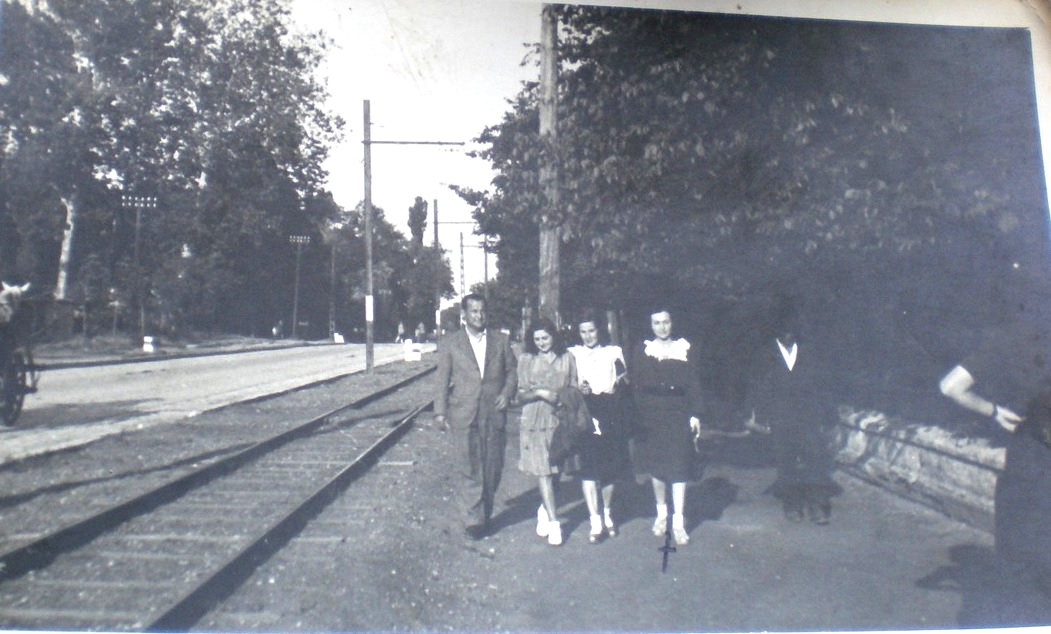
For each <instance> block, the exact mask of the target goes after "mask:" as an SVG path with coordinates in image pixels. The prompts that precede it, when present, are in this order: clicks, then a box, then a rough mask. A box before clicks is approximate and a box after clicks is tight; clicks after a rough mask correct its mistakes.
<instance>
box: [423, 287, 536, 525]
mask: <svg viewBox="0 0 1051 634" xmlns="http://www.w3.org/2000/svg"><path fill="white" fill-rule="evenodd" d="M460 307H461V309H462V314H463V321H464V327H463V328H461V329H460V330H458V331H456V332H454V333H452V334H449V335H447V336H445V337H443V338H442V340H441V342H439V344H438V371H437V394H436V396H435V399H434V420H435V422H436V423H437V424H438V427H439V428H440V429H442V430H443V431H444V430H446V429H449V428H450V427H451V428H452V429H453V430H454V431H456V432H458V433H459V432H462V433H464V440H465V441H466V442H464V444H463V445H462V446H463V448H464V453H463V455H462V460H461V464H460V468H461V473H462V474H463V477H464V485H463V488H462V490H461V495H460V499H461V506H462V510H463V512H464V513H465V515H466V517H465V524H466V527H467V534H468V535H469V536H470V537H472V538H474V539H479V538H481V537H484V536H485V535H486V534H487V533H488V531H489V519H490V517H492V513H493V498H494V496H495V494H496V488H497V486H498V485H499V484H500V475H501V473H502V472H503V468H504V447H505V446H506V444H507V443H506V440H507V437H506V434H505V427H506V425H507V416H506V411H507V406H508V405H509V404H510V402H511V398H512V397H513V395H514V393H515V389H516V388H517V387H518V385H517V384H518V374H517V371H516V368H517V360H516V358H515V355H514V352H513V351H512V350H511V344H510V342H509V340H508V338H507V336H506V335H503V334H501V333H498V332H490V331H488V330H487V329H486V313H485V298H483V297H482V296H480V295H476V294H471V295H467V296H465V297H464V298H463V300H462V301H461V302H460Z"/></svg>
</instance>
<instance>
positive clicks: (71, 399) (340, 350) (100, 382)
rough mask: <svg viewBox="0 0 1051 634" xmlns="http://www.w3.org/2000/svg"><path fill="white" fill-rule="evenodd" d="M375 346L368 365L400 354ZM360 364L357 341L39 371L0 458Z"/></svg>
mask: <svg viewBox="0 0 1051 634" xmlns="http://www.w3.org/2000/svg"><path fill="white" fill-rule="evenodd" d="M403 355H404V350H403V348H402V346H400V345H395V344H378V345H376V347H375V363H376V364H377V365H382V364H384V363H390V362H392V361H396V360H398V359H402V358H403ZM364 368H365V348H364V346H362V345H353V344H348V345H342V346H336V345H318V346H304V347H293V348H281V349H275V350H256V351H251V352H241V353H238V354H228V355H209V356H199V357H186V358H177V359H158V360H156V361H149V362H142V363H129V364H118V365H101V366H93V367H75V368H63V369H52V370H47V371H45V372H44V374H43V375H42V377H41V380H40V386H39V387H40V390H39V392H37V393H36V394H30V395H28V396H27V397H26V402H25V409H24V411H23V413H22V416H21V417H20V418H19V420H18V424H17V425H16V426H15V427H14V428H13V429H9V430H4V431H3V432H0V462H5V461H8V460H12V459H18V458H24V457H27V456H32V455H35V454H38V453H41V452H43V451H47V450H54V449H57V448H63V447H69V446H75V445H79V444H83V443H84V442H89V441H91V440H94V439H96V438H99V437H102V436H105V435H108V434H112V433H119V432H121V431H126V430H129V429H142V428H145V427H147V426H150V425H154V424H158V423H166V422H173V421H178V420H181V419H185V418H186V417H188V416H193V415H195V414H197V413H199V412H202V411H207V410H209V409H214V408H216V407H221V406H223V405H227V404H230V403H234V402H239V401H244V400H248V399H252V398H256V397H259V396H263V395H266V394H272V393H277V392H282V391H286V390H290V389H293V388H296V387H299V386H301V385H305V384H308V383H314V382H317V381H324V380H326V379H330V378H334V377H337V376H340V375H345V374H349V373H352V372H358V371H361V370H363V369H364Z"/></svg>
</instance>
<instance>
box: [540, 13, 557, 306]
mask: <svg viewBox="0 0 1051 634" xmlns="http://www.w3.org/2000/svg"><path fill="white" fill-rule="evenodd" d="M557 45H558V17H557V16H556V15H555V11H554V7H553V6H552V5H550V4H545V5H544V9H543V12H542V13H541V29H540V143H541V146H542V147H543V148H544V152H543V154H542V157H543V158H542V159H541V165H540V187H541V189H542V190H543V192H544V195H545V197H546V198H547V205H546V207H545V209H544V210H543V211H542V212H541V216H540V288H539V295H540V316H541V317H546V318H548V319H550V320H551V321H552V322H554V323H555V324H556V325H558V324H559V323H560V320H559V310H558V308H559V301H560V297H559V292H560V291H559V281H560V272H559V254H560V246H561V245H560V240H561V231H560V220H559V208H558V206H559V196H558V166H557V162H556V157H555V155H554V149H555V147H556V146H557V141H558V139H557V127H558V117H557V114H558V112H557V111H558V97H557V96H558V93H557V90H558V87H557V80H558V50H557Z"/></svg>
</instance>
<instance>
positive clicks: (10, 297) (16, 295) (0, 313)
mask: <svg viewBox="0 0 1051 634" xmlns="http://www.w3.org/2000/svg"><path fill="white" fill-rule="evenodd" d="M0 285H2V288H0V325H3V324H9V323H11V319H13V318H14V316H15V312H16V311H17V310H18V306H19V304H21V302H22V295H23V294H24V293H25V292H26V291H28V290H29V283H28V282H27V283H25V284H22V285H21V286H19V285H17V284H8V283H7V282H4V281H0Z"/></svg>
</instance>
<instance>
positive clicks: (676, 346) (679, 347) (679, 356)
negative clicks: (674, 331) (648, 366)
mask: <svg viewBox="0 0 1051 634" xmlns="http://www.w3.org/2000/svg"><path fill="white" fill-rule="evenodd" d="M644 346H645V348H644V350H643V351H644V352H645V353H646V355H647V356H650V357H653V358H654V359H657V360H658V361H664V360H666V359H674V360H676V361H686V360H687V358H686V353H687V352H688V351H689V350H690V342H689V341H686V340H685V339H668V340H665V341H661V340H659V339H655V340H652V341H649V340H647V341H645V342H644Z"/></svg>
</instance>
